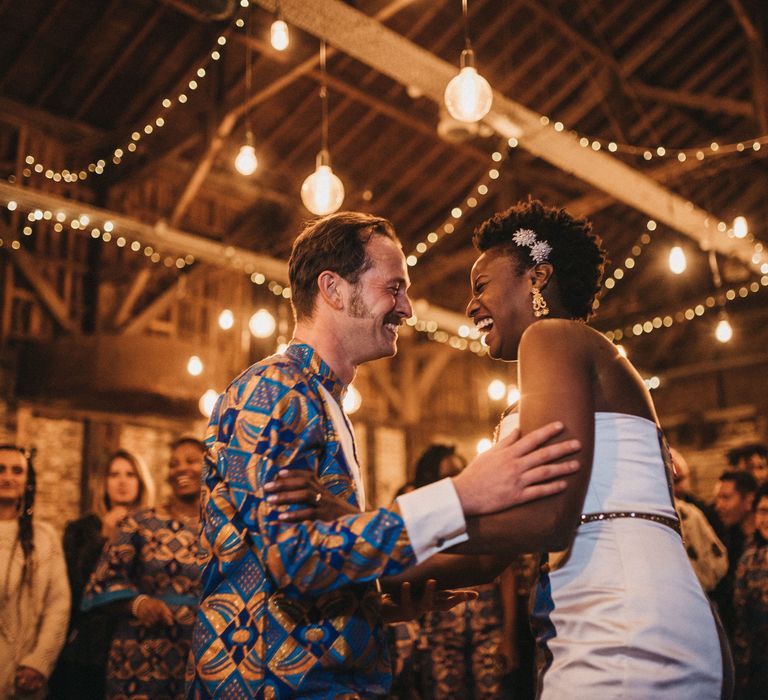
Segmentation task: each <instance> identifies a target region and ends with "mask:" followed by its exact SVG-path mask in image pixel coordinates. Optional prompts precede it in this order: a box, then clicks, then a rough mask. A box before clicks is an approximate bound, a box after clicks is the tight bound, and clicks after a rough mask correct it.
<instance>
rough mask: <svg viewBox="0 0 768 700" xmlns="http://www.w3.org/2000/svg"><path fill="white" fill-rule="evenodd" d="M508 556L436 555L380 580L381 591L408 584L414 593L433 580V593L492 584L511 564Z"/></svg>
mask: <svg viewBox="0 0 768 700" xmlns="http://www.w3.org/2000/svg"><path fill="white" fill-rule="evenodd" d="M511 560H512V557H510V556H506V555H503V556H494V555H467V554H436V555H435V556H433V557H430V558H429V559H427V560H426V561H424V562H422V563H421V564H416V565H415V566H412V567H410V568H409V569H406V570H405V571H403V572H402V573H401V574H398V575H397V576H387V577H385V578H383V579H381V585H382V587H383V588H384V590H385V591H391V592H398V591H399V590H400V585H401V584H402V583H404V582H405V581H409V582H410V583H411V584H412V585H413V586H414V587H416V589H417V590H418V589H419V588H420V587H421V586H422V585H423V584H425V583H426V582H427V581H429V579H435V581H437V590H443V589H446V588H466V587H467V586H479V585H481V584H484V583H490V582H491V581H493V580H494V579H495V578H496V577H497V576H498V575H499V574H500V573H501V572H502V571H504V569H506V568H507V567H508V566H509V564H510V563H511Z"/></svg>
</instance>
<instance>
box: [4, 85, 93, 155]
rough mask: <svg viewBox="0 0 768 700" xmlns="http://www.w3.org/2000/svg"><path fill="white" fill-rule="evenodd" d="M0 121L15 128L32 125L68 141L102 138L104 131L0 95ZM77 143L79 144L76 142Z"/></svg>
mask: <svg viewBox="0 0 768 700" xmlns="http://www.w3.org/2000/svg"><path fill="white" fill-rule="evenodd" d="M0 122H4V123H6V124H10V125H11V126H15V127H16V128H19V129H20V128H22V127H28V126H34V127H35V128H37V129H40V131H44V132H51V133H53V134H56V135H57V136H58V137H61V138H62V139H65V138H66V139H67V140H69V141H72V140H74V141H78V142H80V141H83V140H85V139H99V140H100V139H103V138H104V132H103V131H100V130H99V129H94V128H93V127H92V126H89V125H88V124H85V123H83V122H81V121H78V120H75V119H67V118H66V117H59V116H57V115H55V114H51V113H50V112H47V111H45V110H42V109H37V108H35V107H29V106H27V105H25V104H22V103H21V102H17V101H16V100H12V99H9V98H7V97H0ZM78 145H80V144H79V143H78Z"/></svg>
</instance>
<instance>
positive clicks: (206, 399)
mask: <svg viewBox="0 0 768 700" xmlns="http://www.w3.org/2000/svg"><path fill="white" fill-rule="evenodd" d="M218 399H219V394H218V393H217V392H216V391H214V390H213V389H208V391H206V392H205V393H204V394H203V395H202V396H201V397H200V400H199V401H198V402H197V407H198V408H199V409H200V413H202V414H203V415H204V416H205V417H206V418H210V417H211V413H213V409H214V407H215V406H216V401H218Z"/></svg>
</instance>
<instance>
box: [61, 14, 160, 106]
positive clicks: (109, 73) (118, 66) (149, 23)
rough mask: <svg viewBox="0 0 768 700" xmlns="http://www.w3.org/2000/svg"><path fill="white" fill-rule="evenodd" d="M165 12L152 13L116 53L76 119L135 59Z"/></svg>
mask: <svg viewBox="0 0 768 700" xmlns="http://www.w3.org/2000/svg"><path fill="white" fill-rule="evenodd" d="M164 12H165V10H164V9H163V8H162V7H157V8H155V9H154V10H153V11H152V14H151V15H150V16H149V17H148V18H147V19H145V20H144V21H143V22H142V23H141V28H140V29H139V30H138V31H137V32H136V33H135V34H133V35H132V36H131V40H130V41H129V42H128V45H127V46H122V47H120V48H119V50H118V51H117V52H116V53H115V55H114V56H113V58H112V60H111V61H110V62H109V69H108V70H106V71H104V73H102V75H101V76H100V78H99V82H98V83H96V85H94V86H93V88H91V90H90V92H89V93H88V95H87V96H86V97H84V98H83V100H82V101H81V102H80V105H79V106H78V108H77V112H76V113H75V117H76V118H78V119H79V118H81V117H82V116H83V115H84V114H86V113H87V112H88V110H89V109H90V108H91V106H92V105H93V103H94V102H95V101H96V100H97V99H98V98H99V96H100V95H101V94H102V92H104V90H105V88H106V87H107V85H109V84H110V83H111V82H112V80H113V79H114V77H115V76H116V75H117V74H118V73H119V72H120V71H121V70H122V69H123V67H124V66H125V65H126V63H128V60H129V59H131V58H132V57H133V54H134V52H135V51H136V49H137V48H138V47H139V46H140V45H141V44H142V42H143V41H144V40H145V39H146V38H147V36H149V34H150V32H152V31H153V30H154V28H155V26H156V25H157V23H158V21H159V20H160V18H161V17H162V16H163V13H164Z"/></svg>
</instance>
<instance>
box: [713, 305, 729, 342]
mask: <svg viewBox="0 0 768 700" xmlns="http://www.w3.org/2000/svg"><path fill="white" fill-rule="evenodd" d="M715 338H717V339H718V340H719V341H720V342H721V343H727V342H728V341H729V340H730V339H731V338H733V328H732V327H731V322H730V321H729V320H728V315H727V314H726V313H725V312H723V313H722V314H720V320H719V321H718V322H717V326H716V327H715Z"/></svg>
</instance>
